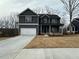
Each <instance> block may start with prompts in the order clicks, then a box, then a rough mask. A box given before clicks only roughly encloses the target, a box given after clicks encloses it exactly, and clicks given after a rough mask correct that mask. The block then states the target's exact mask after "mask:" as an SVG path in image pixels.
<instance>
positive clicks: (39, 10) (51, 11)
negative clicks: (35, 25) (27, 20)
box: [33, 6, 59, 14]
mask: <svg viewBox="0 0 79 59" xmlns="http://www.w3.org/2000/svg"><path fill="white" fill-rule="evenodd" d="M33 11H35V12H36V13H38V14H43V13H46V14H59V11H58V10H55V9H53V8H50V7H48V6H45V7H44V8H40V7H38V8H34V9H33Z"/></svg>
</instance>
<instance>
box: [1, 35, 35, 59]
mask: <svg viewBox="0 0 79 59" xmlns="http://www.w3.org/2000/svg"><path fill="white" fill-rule="evenodd" d="M33 38H34V36H17V37H12V38H9V39H6V40H3V41H0V59H14V58H15V56H16V55H17V54H18V53H19V52H20V51H21V50H22V49H23V48H24V47H25V46H26V45H27V44H28V43H29V42H30V41H31V40H32V39H33Z"/></svg>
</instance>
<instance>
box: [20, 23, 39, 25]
mask: <svg viewBox="0 0 79 59" xmlns="http://www.w3.org/2000/svg"><path fill="white" fill-rule="evenodd" d="M19 25H38V24H37V23H36V24H32V23H27V24H26V23H19Z"/></svg>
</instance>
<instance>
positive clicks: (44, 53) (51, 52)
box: [15, 48, 79, 59]
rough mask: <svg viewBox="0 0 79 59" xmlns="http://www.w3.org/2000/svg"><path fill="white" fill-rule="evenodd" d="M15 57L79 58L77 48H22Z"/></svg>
mask: <svg viewBox="0 0 79 59" xmlns="http://www.w3.org/2000/svg"><path fill="white" fill-rule="evenodd" d="M15 59H79V48H48V49H23V50H22V51H21V52H20V53H19V54H18V55H17V56H16V58H15Z"/></svg>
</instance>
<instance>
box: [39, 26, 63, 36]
mask: <svg viewBox="0 0 79 59" xmlns="http://www.w3.org/2000/svg"><path fill="white" fill-rule="evenodd" d="M39 34H40V35H45V34H47V35H62V34H63V31H62V29H60V28H59V27H58V26H57V27H56V26H49V25H41V26H40V27H39Z"/></svg>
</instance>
